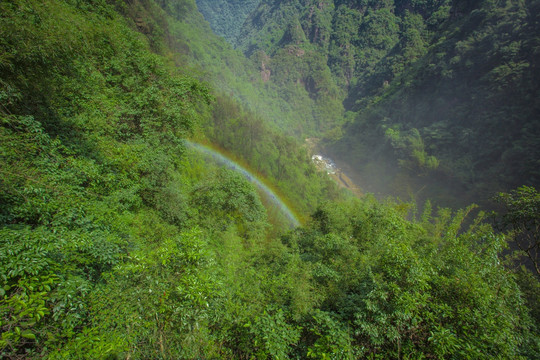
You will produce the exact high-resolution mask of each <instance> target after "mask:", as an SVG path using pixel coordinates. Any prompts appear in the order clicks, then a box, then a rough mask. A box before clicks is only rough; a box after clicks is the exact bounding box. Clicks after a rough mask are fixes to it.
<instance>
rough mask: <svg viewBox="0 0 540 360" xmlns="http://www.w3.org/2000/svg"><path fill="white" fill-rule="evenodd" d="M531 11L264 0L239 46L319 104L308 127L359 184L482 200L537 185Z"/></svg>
mask: <svg viewBox="0 0 540 360" xmlns="http://www.w3.org/2000/svg"><path fill="white" fill-rule="evenodd" d="M539 8H540V5H539V2H538V1H525V2H523V1H491V0H485V1H474V2H470V1H458V0H455V1H451V0H438V1H409V0H405V1H398V0H396V1H390V0H389V1H368V0H366V1H346V0H335V1H329V0H325V1H314V0H302V1H301V0H295V1H279V0H265V1H261V3H260V5H259V6H258V8H257V9H256V10H255V11H254V12H252V14H251V15H250V17H249V18H248V19H247V21H246V22H245V24H244V26H243V28H242V30H241V33H240V36H239V37H238V40H237V44H238V48H239V49H241V50H242V51H243V52H244V53H245V54H246V55H247V56H250V57H251V59H252V60H253V61H254V62H255V63H256V64H261V63H263V64H264V67H265V69H266V70H267V71H268V74H269V75H268V78H269V82H275V83H276V84H279V85H280V86H281V87H283V88H284V89H289V88H298V87H299V86H300V87H301V88H303V89H305V91H307V93H308V94H309V97H311V98H312V99H314V100H315V101H316V103H318V104H326V105H327V106H326V107H325V111H321V112H319V113H317V114H314V119H313V121H314V126H315V129H317V131H318V133H319V136H322V137H323V138H325V140H326V144H327V146H328V150H329V151H331V152H332V153H333V154H334V155H335V156H337V157H340V158H343V159H346V160H347V162H348V163H349V164H350V165H352V167H353V168H355V169H357V170H358V172H359V173H360V177H361V178H362V180H363V181H364V182H365V184H364V185H366V188H367V189H368V190H372V191H381V192H383V193H384V192H387V193H388V192H390V193H392V189H393V190H395V192H397V193H401V194H402V195H406V193H407V191H409V192H413V193H415V192H417V191H418V190H420V189H424V187H426V186H427V188H428V192H429V189H430V188H433V186H431V184H432V183H438V184H439V185H437V186H435V188H437V187H438V188H439V189H432V190H433V191H432V192H431V194H432V195H435V194H436V195H438V196H441V195H442V192H443V191H441V190H440V189H441V188H446V187H451V188H452V191H453V193H452V195H451V197H459V196H460V194H462V195H463V196H464V197H467V196H466V195H467V194H476V195H473V198H475V199H485V198H487V197H489V196H490V192H491V193H494V192H495V191H496V190H499V189H508V188H510V187H513V186H517V185H520V184H528V185H539V184H540V177H539V174H538V168H539V167H538V164H539V161H540V153H539V150H538V149H540V146H538V145H539V144H538V139H539V138H540V123H539V121H538V119H539V118H540V113H539V108H540V105H539V100H538V99H540V96H538V95H539V91H540V89H539V84H540V81H539V76H540V71H539V67H538V58H539V56H538V51H539V48H540V47H539V43H540V39H539V35H538V34H539V33H540V32H539V25H538V24H539V22H540V21H539V18H538V16H539V14H540V11H539ZM261 59H262V60H261ZM339 102H343V104H344V109H343V108H342V107H340V106H339V105H338V104H337V103H339ZM343 110H345V111H347V112H346V113H345V116H343ZM340 124H344V126H341V125H340ZM381 164H384V166H380V165H381ZM418 175H420V177H419V176H418ZM370 185H371V186H370ZM380 185H385V186H380ZM407 189H408V190H407ZM447 200H448V199H447Z"/></svg>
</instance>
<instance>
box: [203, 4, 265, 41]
mask: <svg viewBox="0 0 540 360" xmlns="http://www.w3.org/2000/svg"><path fill="white" fill-rule="evenodd" d="M259 2H260V0H197V8H198V9H199V11H200V12H201V14H203V15H204V17H205V18H206V19H207V20H208V22H209V23H210V25H211V26H212V30H214V32H215V33H216V34H218V35H220V36H223V37H224V38H225V39H226V40H227V41H228V42H230V43H231V44H234V43H235V42H236V39H237V37H238V34H239V32H240V28H241V27H242V25H243V24H244V21H245V20H246V18H247V17H248V15H249V14H250V13H251V12H252V11H253V10H255V8H256V7H257V5H259Z"/></svg>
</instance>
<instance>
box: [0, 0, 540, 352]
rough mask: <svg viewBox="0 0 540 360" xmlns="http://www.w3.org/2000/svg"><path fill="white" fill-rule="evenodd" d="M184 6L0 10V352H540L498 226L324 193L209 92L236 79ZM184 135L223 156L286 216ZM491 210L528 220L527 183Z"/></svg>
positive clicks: (291, 148)
mask: <svg viewBox="0 0 540 360" xmlns="http://www.w3.org/2000/svg"><path fill="white" fill-rule="evenodd" d="M196 14H197V13H196V7H195V3H194V1H191V0H176V1H163V0H158V1H153V0H139V1H137V0H136V1H125V2H123V1H101V0H88V1H73V0H65V1H64V0H46V1H43V0H6V1H0V100H1V103H0V357H1V358H3V359H27V358H46V359H194V358H212V359H215V358H223V359H287V358H296V359H298V358H315V359H328V358H335V359H355V358H370V357H371V358H439V359H441V358H442V359H456V358H458V359H467V358H476V359H479V358H494V357H496V358H503V359H536V358H538V356H539V349H540V340H539V337H538V329H537V324H538V323H539V316H540V311H539V309H538V301H537V299H538V293H539V292H540V288H539V287H538V282H537V280H536V279H535V278H533V277H532V275H530V274H529V273H527V272H525V271H524V270H523V269H519V268H516V267H515V266H513V265H514V264H515V261H516V260H515V258H512V259H511V262H508V261H506V258H505V257H504V256H503V255H502V251H503V250H504V249H505V248H506V246H507V242H508V241H510V240H511V236H510V235H505V234H502V233H496V232H495V231H494V230H493V229H492V228H491V226H490V225H489V224H487V223H486V222H485V220H484V215H483V214H478V216H476V217H475V216H474V215H473V214H472V211H473V207H471V208H468V209H466V210H461V211H456V212H452V211H450V210H445V209H439V210H437V211H433V210H432V209H431V207H430V206H429V204H426V206H425V207H424V210H423V212H422V213H421V214H419V213H418V212H417V210H416V207H415V205H414V204H406V203H391V202H388V203H386V204H381V203H379V202H377V201H376V200H375V199H374V198H372V197H369V196H368V197H366V198H364V199H356V198H352V197H351V196H349V195H347V194H346V193H343V192H340V191H338V190H337V189H336V186H335V185H333V184H332V183H331V182H330V181H329V180H328V178H327V177H325V176H324V174H321V173H319V172H317V171H316V170H315V168H314V167H313V166H312V165H311V164H310V163H309V160H308V159H307V156H306V154H305V152H304V150H303V149H301V148H298V146H297V144H296V143H295V142H294V141H292V140H290V138H287V137H285V136H283V135H282V134H280V133H278V132H276V130H275V129H274V128H271V127H269V126H268V125H267V124H266V123H265V121H264V120H263V119H262V117H261V115H258V114H256V113H254V112H253V110H247V109H245V108H244V107H243V106H242V104H241V103H240V102H239V101H237V100H235V98H233V96H231V94H230V93H223V92H222V91H220V89H222V88H221V86H222V85H223V84H222V83H221V82H222V81H225V79H227V77H228V76H230V74H231V73H229V70H230V69H229V68H225V69H228V70H227V71H226V74H225V75H224V77H223V78H219V77H216V76H215V75H216V73H215V72H214V71H213V70H212V69H210V70H209V71H208V73H206V74H205V72H204V71H205V69H204V68H202V70H201V67H200V66H201V65H202V64H208V66H212V64H215V61H216V60H214V59H212V56H211V55H212V54H214V55H215V56H216V57H218V56H223V59H231V58H233V57H228V56H229V55H228V54H230V51H231V50H230V48H229V47H227V46H225V45H223V44H224V43H220V42H219V40H215V39H213V38H211V39H210V40H212V41H211V42H201V43H199V42H197V41H199V37H198V36H201V35H196V34H192V32H195V30H196V29H199V27H198V26H204V25H200V24H204V23H201V22H199V20H198V19H202V18H201V17H200V15H198V17H197V15H196ZM214 40H215V41H214ZM209 44H210V45H211V46H212V47H213V46H215V48H213V51H215V52H214V53H211V52H209V51H208V45H209ZM203 48H204V49H206V50H204V49H203ZM220 49H224V50H223V52H221V50H220ZM197 59H198V60H200V63H198V64H197V61H196V60H197ZM231 72H232V70H231ZM243 73H244V72H243V71H239V74H243ZM205 77H206V78H207V79H208V82H204V81H202V80H201V79H203V78H205ZM214 82H215V83H214ZM250 86H251V85H250ZM232 88H235V87H234V86H233V87H232ZM238 94H242V92H241V91H239V92H238V93H236V94H233V95H236V96H239V95H238ZM185 139H191V141H197V142H199V143H202V144H206V143H208V142H210V141H211V142H214V143H215V145H221V146H223V147H226V148H228V149H231V150H232V151H233V152H234V154H236V156H238V159H235V158H234V157H233V155H229V156H230V157H231V159H232V161H238V162H241V161H244V162H246V163H248V165H250V166H251V168H252V171H253V174H254V176H261V175H264V176H265V177H266V179H267V181H268V182H269V183H271V185H273V186H275V187H276V188H278V189H280V190H281V191H280V192H281V193H283V194H285V197H286V198H288V199H289V200H290V201H289V203H293V204H294V205H295V209H294V210H296V211H297V212H298V213H299V215H301V217H302V218H303V219H302V220H303V221H302V224H301V226H300V227H298V228H296V229H290V228H288V226H284V224H283V222H282V221H280V218H279V216H278V215H276V214H275V211H273V208H272V204H271V202H268V201H265V199H264V197H263V196H261V194H260V192H258V191H257V189H256V188H255V187H254V186H253V184H251V183H250V182H249V181H247V180H246V179H245V178H244V177H242V176H241V175H240V174H239V173H238V172H235V171H233V170H230V169H227V168H224V167H221V166H217V165H216V164H215V163H214V162H212V161H209V160H208V159H207V158H205V157H204V156H202V155H201V154H200V153H198V152H196V151H195V150H194V149H193V148H188V147H187V146H186V142H185ZM216 147H219V146H216ZM246 166H247V165H246ZM504 198H505V199H507V202H508V204H509V205H511V206H510V213H509V215H510V216H509V217H508V218H507V219H506V220H508V226H509V229H512V228H513V227H512V225H513V224H517V221H518V220H523V221H524V224H526V225H528V224H531V223H534V221H535V219H537V217H538V216H537V214H538V211H536V210H535V209H536V208H538V200H540V196H539V195H538V194H537V192H535V191H534V190H533V189H525V190H523V191H520V192H517V193H512V194H507V196H505V197H504ZM285 200H286V199H285ZM520 204H527V207H526V209H527V210H528V212H525V213H523V212H521V211H520V209H521V208H522V206H521V205H520ZM516 206H517V209H514V210H512V209H513V207H516ZM512 211H513V212H512ZM516 213H517V215H518V216H517V218H516V217H513V216H514V215H516ZM525 215H526V216H525ZM467 217H469V221H468V223H469V224H470V225H469V226H465V225H464V223H466V222H467V220H466V218H467ZM518 225H519V224H518ZM514 227H516V228H517V226H514ZM514 235H515V236H518V235H519V233H515V234H514ZM526 235H529V234H528V233H527V234H526Z"/></svg>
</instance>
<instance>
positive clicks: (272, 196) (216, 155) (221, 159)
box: [184, 140, 300, 227]
mask: <svg viewBox="0 0 540 360" xmlns="http://www.w3.org/2000/svg"><path fill="white" fill-rule="evenodd" d="M184 141H185V143H186V145H187V146H188V147H190V148H192V149H195V150H197V151H199V152H201V153H203V154H205V155H207V156H208V157H211V158H212V159H213V160H214V161H216V162H217V163H219V164H222V165H224V166H226V167H228V168H230V169H232V170H235V171H237V172H239V173H240V174H242V175H243V176H244V177H245V178H246V179H247V180H249V181H250V182H252V183H254V184H255V185H256V186H257V187H258V188H259V189H260V190H261V191H262V192H263V193H264V194H265V195H266V198H267V199H268V200H270V201H271V202H272V203H273V204H274V205H275V206H276V207H277V208H278V209H279V210H280V211H281V213H283V214H284V215H285V216H286V217H287V220H288V221H289V223H290V225H291V227H297V226H300V221H298V218H297V216H296V215H294V213H293V212H292V211H291V209H290V208H289V206H287V205H286V204H285V202H284V201H283V200H282V199H281V198H280V197H279V196H278V195H276V193H275V192H274V191H272V190H271V189H270V187H268V185H266V184H265V183H264V180H260V179H258V178H257V176H255V175H254V174H253V173H252V172H250V171H248V170H247V169H246V168H245V167H243V166H242V165H240V164H238V163H237V162H235V161H233V160H232V159H230V157H228V156H226V155H225V154H223V153H224V151H223V150H221V151H220V150H218V149H212V148H211V147H210V146H207V145H203V144H200V143H196V142H192V141H189V140H184Z"/></svg>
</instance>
